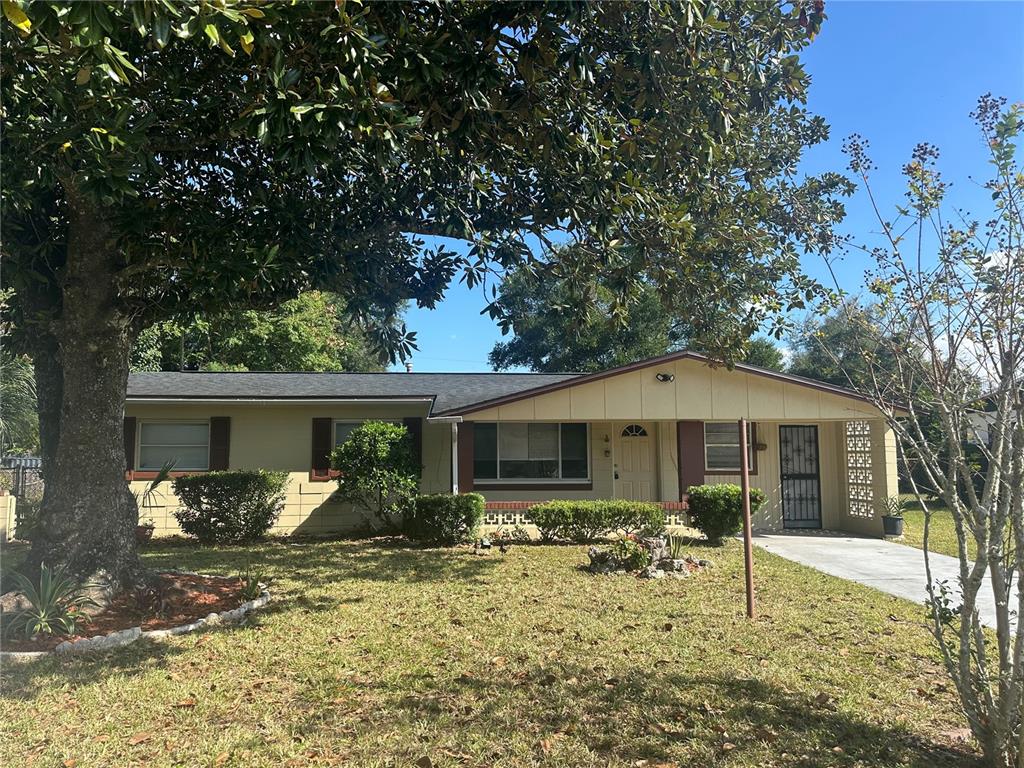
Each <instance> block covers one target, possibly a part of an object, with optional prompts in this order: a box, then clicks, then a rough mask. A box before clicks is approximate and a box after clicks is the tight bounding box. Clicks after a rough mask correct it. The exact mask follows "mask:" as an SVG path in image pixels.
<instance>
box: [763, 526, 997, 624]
mask: <svg viewBox="0 0 1024 768" xmlns="http://www.w3.org/2000/svg"><path fill="white" fill-rule="evenodd" d="M754 544H756V545H757V546H759V547H761V548H762V549H765V550H767V551H768V552H772V553H773V554H776V555H779V556H780V557H784V558H786V559H787V560H793V561H794V562H797V563H802V564H803V565H809V566H811V567H812V568H817V569H818V570H819V571H823V572H824V573H828V574H830V575H832V576H838V577H840V578H842V579H849V580H850V581H856V582H857V583H859V584H865V585H867V586H869V587H874V588H875V589H878V590H881V591H882V592H886V593H888V594H890V595H896V596H897V597H904V598H906V599H907V600H912V601H913V602H915V603H918V604H923V603H924V601H925V600H926V599H927V597H928V591H927V589H926V586H925V585H926V584H927V580H926V578H925V570H924V552H922V551H921V550H920V549H915V548H914V547H908V546H905V545H903V544H895V543H893V542H890V541H884V540H882V539H871V538H864V537H857V536H849V535H845V534H835V533H822V532H818V531H815V532H814V533H800V534H776V533H756V534H754ZM929 559H930V560H931V566H932V578H934V579H935V580H936V581H941V580H943V579H945V580H946V581H948V582H949V585H950V587H951V588H952V589H953V591H954V593H955V594H956V596H957V597H958V598H959V596H960V563H959V561H958V560H957V559H956V558H955V557H950V556H949V555H939V554H935V553H934V552H933V553H932V554H931V556H930V558H929ZM978 597H979V606H978V608H979V611H978V612H979V614H980V615H981V620H982V623H984V624H985V625H987V626H990V627H994V626H995V625H996V619H995V598H994V597H993V596H992V588H991V586H990V585H989V583H988V580H987V579H986V583H985V585H984V586H982V589H981V593H980V594H979V596H978ZM1010 599H1011V605H1013V604H1015V602H1016V599H1017V598H1016V590H1014V592H1013V595H1012V596H1011V598H1010Z"/></svg>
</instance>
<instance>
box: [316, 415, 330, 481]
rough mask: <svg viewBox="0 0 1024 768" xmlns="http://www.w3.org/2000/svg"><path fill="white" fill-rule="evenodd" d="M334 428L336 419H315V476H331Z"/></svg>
mask: <svg viewBox="0 0 1024 768" xmlns="http://www.w3.org/2000/svg"><path fill="white" fill-rule="evenodd" d="M333 430H334V419H330V418H328V419H320V418H318V419H313V471H312V476H313V477H316V478H328V477H330V474H331V450H332V449H333V448H334V445H333V443H334V440H333V435H332V434H331V433H332V432H333Z"/></svg>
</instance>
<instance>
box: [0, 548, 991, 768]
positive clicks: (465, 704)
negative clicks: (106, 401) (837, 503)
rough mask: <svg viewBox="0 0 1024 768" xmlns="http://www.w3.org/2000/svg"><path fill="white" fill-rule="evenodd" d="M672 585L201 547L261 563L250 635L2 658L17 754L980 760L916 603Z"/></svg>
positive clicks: (519, 552) (194, 761)
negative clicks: (264, 574)
mask: <svg viewBox="0 0 1024 768" xmlns="http://www.w3.org/2000/svg"><path fill="white" fill-rule="evenodd" d="M694 553H695V554H696V555H697V556H699V557H710V558H711V559H712V560H713V561H714V563H715V567H714V568H713V569H712V570H710V571H708V572H705V573H703V574H701V575H699V576H695V577H693V578H691V579H689V580H683V581H668V580H664V581H638V580H636V579H634V578H632V577H626V576H612V577H594V576H590V575H587V574H584V573H582V572H580V571H578V570H577V565H579V564H581V563H583V562H585V561H586V555H585V552H584V548H583V547H544V546H521V547H516V548H513V549H512V550H511V551H510V552H509V553H508V554H507V555H504V556H502V555H500V554H499V553H498V552H496V551H494V552H493V554H491V555H489V556H486V557H481V556H475V555H473V554H472V552H471V551H470V550H468V549H459V550H424V549H413V548H408V547H405V546H389V545H386V544H382V543H376V542H324V543H301V544H289V543H283V542H271V543H267V544H265V545H261V546H258V547H253V548H249V549H199V548H196V547H192V546H182V545H177V546H175V545H170V544H158V545H154V546H152V547H151V548H150V549H149V550H148V551H147V553H146V560H147V562H148V564H149V565H150V566H152V567H154V568H161V567H163V568H168V567H176V568H189V569H194V570H197V571H200V572H205V573H221V574H232V573H237V572H238V571H239V570H240V569H241V568H242V567H243V566H244V564H245V562H246V561H247V560H252V561H253V562H258V563H261V564H263V565H264V566H265V567H266V568H267V570H268V573H269V574H270V575H271V577H272V579H273V583H272V587H271V588H272V590H273V592H274V595H275V598H274V602H272V603H271V605H270V606H269V608H268V609H266V610H265V611H264V612H263V613H262V614H260V615H258V616H256V617H255V619H254V620H253V621H252V623H251V625H250V626H247V627H235V628H226V629H220V630H208V631H206V632H203V633H199V634H195V635H186V636H182V637H179V638H176V639H174V640H172V641H168V642H165V643H160V644H155V643H154V644H149V643H139V644H136V645H134V646H130V647H128V648H125V649H122V650H120V651H116V652H110V653H108V654H106V655H105V656H101V657H91V658H90V657H80V658H74V659H64V660H53V659H50V660H46V661H43V662H40V663H35V664H32V665H25V666H23V667H15V666H7V667H6V668H5V669H4V670H3V678H2V688H0V692H2V698H0V754H3V755H5V756H7V757H8V759H9V760H10V761H11V764H12V765H24V766H33V765H36V766H51V765H57V766H59V765H77V766H132V765H135V766H142V765H145V766H180V765H187V766H282V765H284V766H306V765H309V766H324V765H352V766H421V767H422V766H534V765H555V766H588V767H589V766H621V767H622V768H625V767H626V766H631V767H635V766H650V767H651V768H653V767H654V766H675V765H678V766H691V765H692V766H719V765H721V766H750V767H751V768H752V767H753V766H805V767H810V766H850V767H851V768H853V767H854V766H860V767H861V768H873V767H877V768H883V767H885V768H888V767H890V766H897V765H908V766H920V767H921V768H925V767H926V766H927V768H935V767H936V766H950V767H952V766H965V765H971V764H973V763H972V761H973V754H974V753H973V752H971V753H970V754H967V753H965V751H964V750H967V747H965V746H964V745H963V744H962V743H961V742H959V741H958V738H957V737H958V734H959V733H960V732H961V730H962V727H963V722H962V719H961V718H960V717H959V716H958V715H957V714H956V707H955V705H954V700H953V696H952V694H951V692H950V687H949V685H948V684H947V683H946V680H945V677H944V674H943V672H942V671H941V669H940V667H939V665H938V663H937V659H936V654H935V652H934V651H933V649H932V641H931V638H930V637H929V635H928V633H927V632H926V630H925V629H924V627H923V610H922V608H921V607H920V606H917V605H913V604H911V603H909V602H905V601H902V600H899V599H897V598H893V597H889V596H887V595H883V594H882V593H880V592H876V591H873V590H871V589H868V588H865V587H861V586H859V585H856V584H852V583H849V582H845V581H840V580H838V579H835V578H832V577H830V576H826V575H823V574H820V573H818V572H816V571H813V570H810V569H807V568H804V567H801V566H798V565H795V564H792V563H790V562H788V561H785V560H782V559H780V558H777V557H775V556H773V555H770V554H768V553H765V552H763V551H760V550H757V551H755V558H756V568H757V583H758V587H759V592H760V611H761V617H760V618H759V619H758V620H757V621H756V622H753V623H750V622H748V621H746V620H745V619H744V618H743V577H742V556H741V548H740V546H739V544H738V542H735V541H730V542H728V543H727V544H726V546H725V547H724V548H723V549H717V550H715V549H707V548H704V547H694Z"/></svg>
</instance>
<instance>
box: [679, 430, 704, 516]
mask: <svg viewBox="0 0 1024 768" xmlns="http://www.w3.org/2000/svg"><path fill="white" fill-rule="evenodd" d="M676 441H677V446H676V447H677V449H678V453H679V498H680V500H681V499H682V497H683V496H685V495H686V489H687V488H689V487H690V486H691V485H704V422H703V421H677V422H676Z"/></svg>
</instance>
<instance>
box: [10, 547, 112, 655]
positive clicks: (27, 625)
mask: <svg viewBox="0 0 1024 768" xmlns="http://www.w3.org/2000/svg"><path fill="white" fill-rule="evenodd" d="M11 578H12V579H13V580H14V583H15V589H17V590H18V591H19V592H21V593H22V594H23V595H24V596H25V599H26V600H28V602H29V607H28V608H26V609H24V610H22V611H19V612H18V613H16V614H15V615H14V617H13V618H12V619H11V620H10V622H9V623H8V625H7V631H8V632H9V633H10V634H14V633H16V632H18V631H21V632H23V633H24V635H25V637H26V638H31V637H35V636H36V635H55V634H58V633H61V634H66V635H71V634H74V633H75V631H76V630H77V629H78V625H79V624H80V623H82V622H84V621H88V620H89V617H88V615H87V614H85V613H84V612H83V610H82V609H83V608H86V607H90V606H96V605H98V603H97V602H96V601H95V600H93V599H92V598H91V597H88V596H87V595H84V594H82V588H81V587H80V586H79V585H78V584H77V583H76V582H75V581H74V580H73V579H71V578H69V577H68V576H67V575H66V574H65V573H64V571H63V570H61V569H58V570H56V571H51V570H50V569H49V568H48V567H47V566H46V565H42V566H40V567H39V584H38V585H36V584H35V583H33V581H32V580H31V579H29V578H28V577H26V576H24V575H22V574H20V573H12V574H11Z"/></svg>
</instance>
